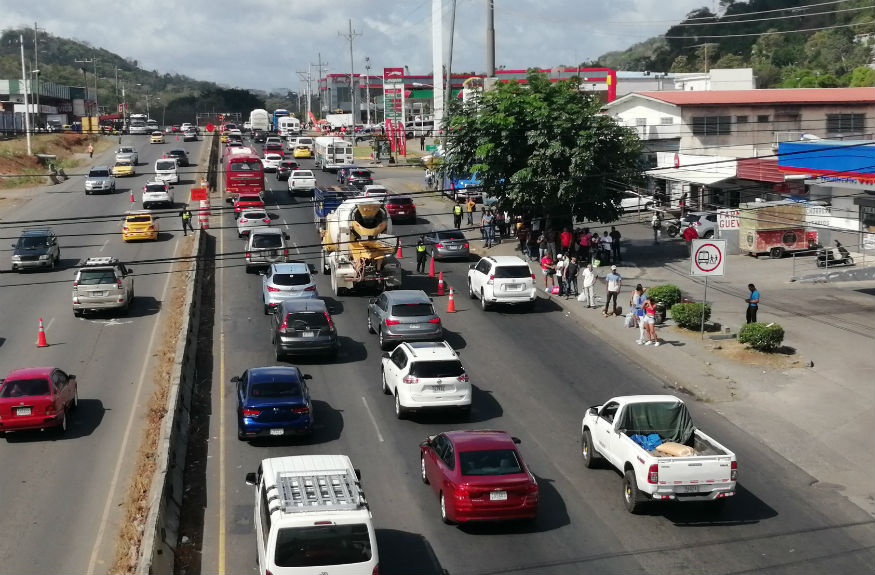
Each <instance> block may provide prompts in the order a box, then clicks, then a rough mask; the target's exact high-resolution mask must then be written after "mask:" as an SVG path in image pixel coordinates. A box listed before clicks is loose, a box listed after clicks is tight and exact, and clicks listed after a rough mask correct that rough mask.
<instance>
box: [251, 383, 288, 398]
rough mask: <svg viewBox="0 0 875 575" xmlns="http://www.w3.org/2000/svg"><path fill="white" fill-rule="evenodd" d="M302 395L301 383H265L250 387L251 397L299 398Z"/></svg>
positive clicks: (254, 384)
mask: <svg viewBox="0 0 875 575" xmlns="http://www.w3.org/2000/svg"><path fill="white" fill-rule="evenodd" d="M300 395H301V383H300V382H299V381H291V380H286V381H265V382H262V383H253V384H252V385H251V386H250V387H249V396H250V397H297V396H300Z"/></svg>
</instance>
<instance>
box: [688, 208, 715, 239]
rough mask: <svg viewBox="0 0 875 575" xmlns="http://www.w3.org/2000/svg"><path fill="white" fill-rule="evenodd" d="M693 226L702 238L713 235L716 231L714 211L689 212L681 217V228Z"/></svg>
mask: <svg viewBox="0 0 875 575" xmlns="http://www.w3.org/2000/svg"><path fill="white" fill-rule="evenodd" d="M690 226H693V227H695V228H696V233H698V234H699V237H700V238H702V239H708V238H712V237H714V234H715V233H716V232H717V213H716V212H690V213H688V214H687V215H685V216H684V217H682V218H681V229H682V230H683V229H685V228H688V227H690Z"/></svg>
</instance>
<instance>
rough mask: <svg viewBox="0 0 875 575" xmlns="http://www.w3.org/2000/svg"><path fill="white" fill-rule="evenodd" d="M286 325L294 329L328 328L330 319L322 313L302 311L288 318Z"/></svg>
mask: <svg viewBox="0 0 875 575" xmlns="http://www.w3.org/2000/svg"><path fill="white" fill-rule="evenodd" d="M286 325H288V326H289V327H290V328H292V329H310V328H316V327H328V318H327V317H326V316H325V312H321V311H300V312H295V313H290V314H289V315H287V316H286Z"/></svg>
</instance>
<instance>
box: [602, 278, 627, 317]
mask: <svg viewBox="0 0 875 575" xmlns="http://www.w3.org/2000/svg"><path fill="white" fill-rule="evenodd" d="M605 284H607V287H608V290H607V295H606V296H605V311H604V316H605V317H608V316H610V315H617V296H618V295H620V287H621V286H622V284H623V278H622V277H621V276H620V274H618V273H617V266H611V273H609V274H608V275H606V276H605ZM612 302H613V303H612ZM611 306H612V307H611ZM608 307H611V313H610V314H609V313H608Z"/></svg>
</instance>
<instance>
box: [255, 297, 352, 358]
mask: <svg viewBox="0 0 875 575" xmlns="http://www.w3.org/2000/svg"><path fill="white" fill-rule="evenodd" d="M271 321H272V333H273V337H272V339H271V343H273V346H274V353H275V354H276V359H277V361H281V360H282V359H283V358H284V357H286V356H287V355H312V354H324V355H327V356H328V357H329V358H334V357H336V356H337V352H338V351H339V349H340V341H339V340H338V338H337V327H336V326H335V325H334V320H333V319H331V310H329V309H328V306H327V305H326V304H325V300H322V299H319V298H296V299H287V300H283V302H282V303H280V304H279V306H278V307H277V310H276V313H274V314H273V318H272V320H271Z"/></svg>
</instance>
